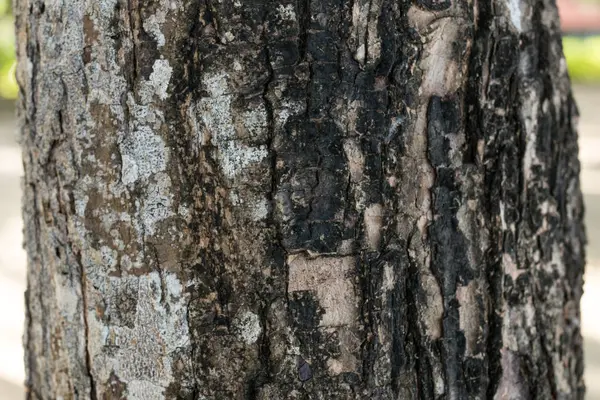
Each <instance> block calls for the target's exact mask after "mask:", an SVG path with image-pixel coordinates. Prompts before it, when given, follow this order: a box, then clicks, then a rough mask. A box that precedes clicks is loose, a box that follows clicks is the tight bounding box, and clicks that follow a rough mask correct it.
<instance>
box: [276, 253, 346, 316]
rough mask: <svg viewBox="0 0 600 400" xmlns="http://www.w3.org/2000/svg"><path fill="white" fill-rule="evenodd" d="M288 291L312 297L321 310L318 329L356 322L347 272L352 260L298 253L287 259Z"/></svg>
mask: <svg viewBox="0 0 600 400" xmlns="http://www.w3.org/2000/svg"><path fill="white" fill-rule="evenodd" d="M287 262H288V265H289V278H288V291H289V292H298V291H309V292H312V293H314V294H315V296H316V298H317V300H318V301H319V305H320V306H321V307H322V308H323V309H324V310H325V314H323V316H322V318H321V323H320V326H322V327H336V326H344V325H351V324H354V323H355V322H356V316H357V310H356V304H357V298H356V294H355V290H354V284H353V282H352V277H351V275H350V274H351V272H352V270H353V268H354V262H355V260H354V257H317V258H312V259H311V258H308V257H306V256H304V255H302V254H295V255H292V256H289V257H288V260H287Z"/></svg>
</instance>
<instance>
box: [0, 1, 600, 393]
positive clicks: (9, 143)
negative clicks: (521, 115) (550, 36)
mask: <svg viewBox="0 0 600 400" xmlns="http://www.w3.org/2000/svg"><path fill="white" fill-rule="evenodd" d="M557 1H558V7H559V10H560V15H561V26H562V29H563V32H564V38H563V45H564V52H565V56H566V58H567V64H568V66H569V72H570V74H571V79H572V81H573V89H574V92H575V97H576V99H577V103H578V106H579V111H580V114H581V119H580V124H579V135H580V137H579V148H580V160H581V162H582V166H583V171H582V175H581V179H582V186H583V191H584V196H585V202H586V220H587V221H586V223H587V232H588V241H589V243H588V252H587V257H588V265H587V270H586V283H585V294H584V297H583V300H582V314H583V317H582V319H583V323H582V325H583V335H584V337H585V350H586V383H587V386H588V393H587V396H586V398H587V399H588V400H600V316H599V315H598V312H597V311H596V312H594V311H595V310H594V307H596V308H598V307H600V108H599V107H600V106H599V105H600V0H557ZM14 58H15V55H14V33H13V19H12V13H11V0H0V190H1V191H2V193H3V195H2V196H0V304H2V317H1V318H0V400H16V399H23V398H24V392H23V380H24V375H25V374H24V367H23V350H22V348H21V337H22V331H23V327H24V313H25V309H24V304H23V292H24V290H25V265H26V258H25V253H24V251H23V249H22V233H21V231H22V222H21V188H20V179H21V175H22V165H21V151H20V149H19V147H18V145H17V141H16V139H17V134H16V121H15V117H14V105H13V101H14V98H15V97H16V96H17V92H18V87H17V83H16V81H15V78H14V69H15V59H14Z"/></svg>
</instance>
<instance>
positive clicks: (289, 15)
mask: <svg viewBox="0 0 600 400" xmlns="http://www.w3.org/2000/svg"><path fill="white" fill-rule="evenodd" d="M277 12H278V13H279V18H281V19H282V20H284V21H295V20H296V11H295V10H294V6H293V5H292V4H288V5H286V6H284V5H283V4H280V5H279V6H278V7H277Z"/></svg>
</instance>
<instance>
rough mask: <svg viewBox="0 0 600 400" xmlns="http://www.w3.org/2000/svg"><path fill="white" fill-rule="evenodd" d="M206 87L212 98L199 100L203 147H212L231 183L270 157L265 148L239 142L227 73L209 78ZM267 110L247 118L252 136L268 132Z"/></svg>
mask: <svg viewBox="0 0 600 400" xmlns="http://www.w3.org/2000/svg"><path fill="white" fill-rule="evenodd" d="M204 84H205V86H206V90H207V91H208V93H209V95H210V97H206V98H203V99H201V100H200V102H199V103H198V106H197V113H198V114H197V116H198V118H199V119H200V120H201V121H202V122H203V125H204V126H203V127H200V128H199V135H200V137H199V142H200V144H204V143H212V145H214V146H215V147H216V149H217V152H218V155H219V158H220V159H221V161H222V162H221V164H220V165H221V168H222V170H223V173H224V174H225V176H226V177H227V178H228V179H234V178H235V177H236V176H238V175H239V174H240V173H242V171H244V169H246V168H247V167H249V166H251V165H252V164H255V163H258V162H260V161H262V160H263V159H264V158H265V157H267V155H268V151H267V148H266V145H258V146H252V145H246V144H244V143H240V141H239V140H236V130H235V124H234V120H233V114H232V113H233V112H234V111H233V110H232V102H233V100H234V95H233V94H231V89H230V87H229V84H228V76H227V75H226V74H225V73H219V74H215V75H208V74H207V75H206V77H205V78H204ZM265 113H266V111H265V110H264V108H263V109H262V110H261V109H256V110H253V111H248V112H247V113H246V115H245V118H244V122H245V125H244V126H245V128H246V129H247V131H248V133H249V134H250V135H253V136H261V135H262V134H263V132H264V131H265V130H266V126H265V124H264V121H265V120H266V114H265Z"/></svg>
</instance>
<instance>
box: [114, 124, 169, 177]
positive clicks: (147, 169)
mask: <svg viewBox="0 0 600 400" xmlns="http://www.w3.org/2000/svg"><path fill="white" fill-rule="evenodd" d="M119 149H120V151H121V159H122V170H121V182H123V183H124V184H126V185H128V184H131V183H134V182H136V181H137V180H138V179H140V178H141V179H148V178H149V177H150V176H151V175H153V174H155V173H157V172H160V171H163V170H164V169H165V168H166V165H167V150H166V148H165V144H164V142H163V140H162V138H161V137H160V136H159V135H156V134H155V133H154V132H153V131H152V130H151V129H150V128H148V127H140V128H139V129H138V130H137V131H134V132H133V133H132V134H131V135H130V136H126V137H125V138H124V139H123V141H122V142H121V143H120V145H119Z"/></svg>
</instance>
